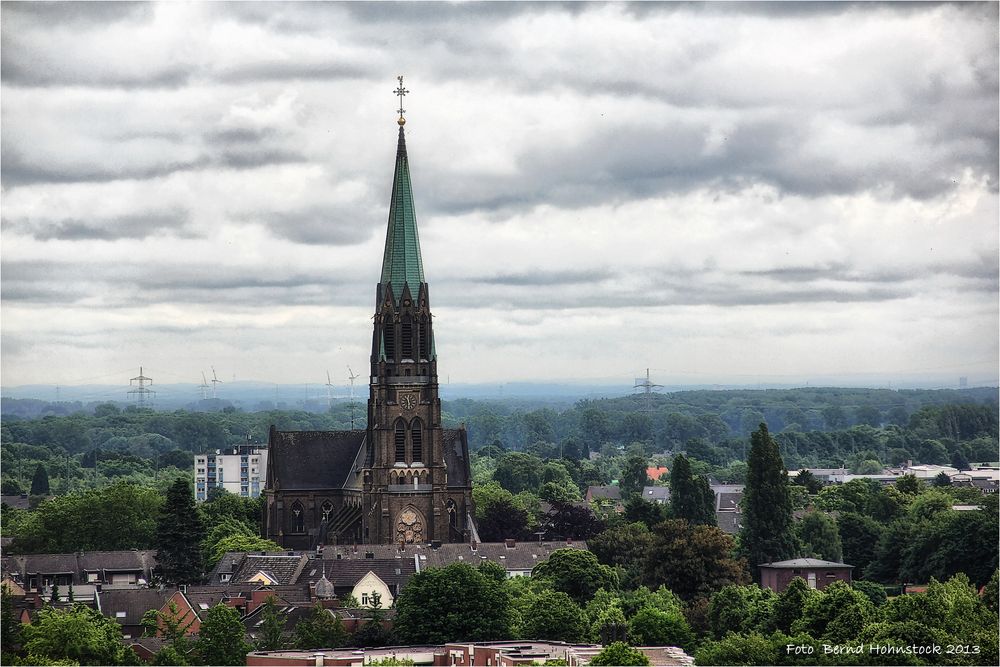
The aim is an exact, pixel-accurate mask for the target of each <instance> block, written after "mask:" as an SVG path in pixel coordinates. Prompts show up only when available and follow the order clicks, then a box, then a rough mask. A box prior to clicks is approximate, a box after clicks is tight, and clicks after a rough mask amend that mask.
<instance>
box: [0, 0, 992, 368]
mask: <svg viewBox="0 0 1000 667" xmlns="http://www.w3.org/2000/svg"><path fill="white" fill-rule="evenodd" d="M997 14H998V7H997V4H996V3H981V4H977V3H956V4H947V3H943V4H937V3H889V4H876V3H859V4H852V3H832V4H828V3H803V4H798V3H733V4H727V3H709V4H705V5H699V4H673V3H670V4H659V3H636V4H622V3H615V4H606V5H605V4H598V3H584V4H554V3H469V4H453V3H404V4H393V3H346V4H341V3H278V4H271V3H192V4H182V3H163V4H150V3H100V2H87V3H82V2H81V3H3V4H2V19H3V20H2V64H0V67H2V71H0V75H2V81H0V92H2V137H0V139H2V142H0V143H2V146H0V148H2V152H3V160H2V188H3V211H2V241H3V243H2V248H0V253H2V254H0V258H2V310H3V313H2V314H3V331H2V343H3V346H2V363H3V383H4V385H7V386H11V385H17V384H27V383H40V384H73V383H76V382H80V381H85V380H90V379H92V378H96V377H105V376H108V375H112V376H113V375H114V374H116V373H119V372H120V374H121V381H122V382H123V383H125V382H127V378H128V377H130V375H134V373H131V370H134V367H138V366H139V365H140V364H142V365H143V367H144V369H146V371H147V373H146V374H147V375H152V376H153V377H154V378H155V379H156V380H157V381H158V382H198V381H199V380H200V378H201V372H202V370H205V369H207V368H209V367H210V366H214V367H215V368H216V369H219V371H220V375H221V376H223V377H227V378H228V377H230V376H236V377H237V378H238V379H247V380H250V379H255V380H262V381H273V382H282V383H284V382H322V381H323V380H324V372H325V370H326V369H331V370H332V373H333V374H334V375H335V376H336V375H338V374H343V373H342V372H341V371H342V370H344V369H346V366H347V364H350V365H351V366H352V367H353V368H356V369H357V368H363V367H365V364H366V362H367V358H368V353H369V350H368V346H369V344H370V336H371V333H370V326H371V321H370V316H371V311H372V309H373V307H374V306H373V301H374V292H375V283H376V282H377V280H378V276H379V273H380V263H381V258H382V244H383V241H384V234H385V222H386V215H387V209H388V203H389V201H388V200H389V190H390V188H391V183H392V161H393V157H394V152H395V147H396V130H397V126H396V124H395V122H394V121H395V115H394V109H395V108H396V103H397V100H396V98H395V97H394V96H393V94H392V91H393V89H394V88H395V85H396V81H395V76H396V75H397V74H404V75H405V76H406V80H405V85H406V87H407V88H408V89H409V90H410V91H411V93H410V95H408V96H407V98H406V100H405V102H404V106H405V107H406V109H407V119H408V122H407V125H406V130H407V146H408V152H409V157H410V165H411V172H412V180H413V185H414V189H415V200H416V207H417V215H418V219H419V226H420V234H421V244H422V250H423V257H424V264H425V274H426V276H427V279H428V282H429V284H430V287H431V295H432V305H433V308H434V312H435V316H436V327H435V330H436V333H437V338H438V340H437V349H438V352H439V355H440V366H441V374H442V376H448V377H450V379H451V381H453V382H503V381H508V380H510V381H514V380H531V379H580V380H591V379H593V380H597V379H602V380H608V379H610V380H615V381H621V382H623V383H627V382H629V381H630V379H631V378H632V377H633V376H636V375H638V374H639V372H640V371H641V369H644V368H646V367H652V368H654V369H658V370H657V373H658V377H657V378H656V379H657V380H659V381H660V382H663V383H683V382H703V381H726V380H727V379H733V380H736V379H738V378H745V377H747V376H753V377H755V378H757V379H760V380H764V381H766V380H769V379H773V380H776V381H779V380H780V381H784V380H788V379H790V378H791V379H792V380H791V381H803V382H804V381H806V380H808V379H809V378H810V377H816V376H820V375H822V376H826V377H830V376H837V375H841V376H847V375H858V374H869V375H872V376H885V377H900V378H902V377H905V376H907V375H908V374H918V373H924V372H928V371H934V372H936V373H939V374H941V375H942V376H943V377H954V379H955V380H956V381H957V378H958V376H960V375H961V376H969V377H970V380H971V381H972V382H974V383H984V382H996V376H997V367H998V363H1000V361H998V353H997V341H998V329H1000V324H998V307H997V304H998V299H997V292H998V272H1000V268H998V232H997V219H998V181H1000V178H998V163H1000V159H998V126H1000V121H998V90H1000V89H998V56H997V52H998V44H997V27H998V16H997Z"/></svg>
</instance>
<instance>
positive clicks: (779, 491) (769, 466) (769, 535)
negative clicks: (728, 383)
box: [740, 424, 797, 581]
mask: <svg viewBox="0 0 1000 667" xmlns="http://www.w3.org/2000/svg"><path fill="white" fill-rule="evenodd" d="M750 441H751V448H750V456H749V457H748V459H747V483H746V489H745V490H744V491H743V502H742V505H743V530H742V532H741V533H740V544H741V547H742V551H743V554H744V555H745V556H746V558H747V560H748V561H749V563H750V568H751V572H752V573H753V577H754V580H755V581H759V580H760V570H759V568H758V567H757V566H758V565H760V564H761V563H770V562H774V561H780V560H786V559H788V558H792V557H794V556H795V552H796V548H797V544H796V539H795V533H794V528H793V524H792V495H791V493H790V491H789V489H788V472H787V471H786V470H785V464H784V462H783V461H782V460H781V454H780V453H779V452H778V444H777V443H776V442H775V441H774V439H773V438H772V437H771V434H770V433H768V431H767V424H761V425H760V428H758V429H757V430H756V431H754V433H753V434H752V435H751V438H750Z"/></svg>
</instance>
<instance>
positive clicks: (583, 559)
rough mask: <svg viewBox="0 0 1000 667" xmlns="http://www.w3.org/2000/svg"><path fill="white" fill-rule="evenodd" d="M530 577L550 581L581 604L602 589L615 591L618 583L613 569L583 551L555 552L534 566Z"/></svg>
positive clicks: (557, 588) (566, 550)
mask: <svg viewBox="0 0 1000 667" xmlns="http://www.w3.org/2000/svg"><path fill="white" fill-rule="evenodd" d="M531 576H532V577H539V578H541V579H547V580H548V581H550V582H551V583H552V587H553V588H554V589H555V590H557V591H562V592H563V593H566V594H567V595H569V596H570V597H571V598H573V600H575V601H576V602H577V603H578V604H586V602H587V601H588V600H590V598H592V597H593V596H594V593H596V592H597V590H598V589H600V588H606V589H614V588H617V587H618V584H619V581H618V575H617V573H616V572H615V571H614V570H612V569H611V568H610V567H608V566H607V565H601V564H600V563H599V562H598V561H597V556H595V555H594V554H592V553H591V552H589V551H584V550H583V549H556V550H555V551H553V552H552V554H551V555H550V556H549V558H548V560H546V561H544V562H541V563H539V564H538V565H536V566H535V567H534V569H533V570H532V571H531Z"/></svg>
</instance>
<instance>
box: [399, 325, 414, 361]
mask: <svg viewBox="0 0 1000 667" xmlns="http://www.w3.org/2000/svg"><path fill="white" fill-rule="evenodd" d="M399 328H400V329H401V331H400V337H401V340H400V343H401V345H402V347H403V350H402V353H401V355H400V356H401V357H402V358H403V359H412V358H413V322H411V321H410V318H409V317H405V318H403V321H402V322H401V323H400V327H399Z"/></svg>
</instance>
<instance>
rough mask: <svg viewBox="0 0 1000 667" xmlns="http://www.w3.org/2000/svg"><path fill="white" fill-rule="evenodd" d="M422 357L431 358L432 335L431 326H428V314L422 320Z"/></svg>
mask: <svg viewBox="0 0 1000 667" xmlns="http://www.w3.org/2000/svg"><path fill="white" fill-rule="evenodd" d="M419 333H420V358H421V359H430V358H431V336H430V328H429V327H428V326H427V316H426V315H425V316H424V317H423V318H421V320H420V332H419Z"/></svg>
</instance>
